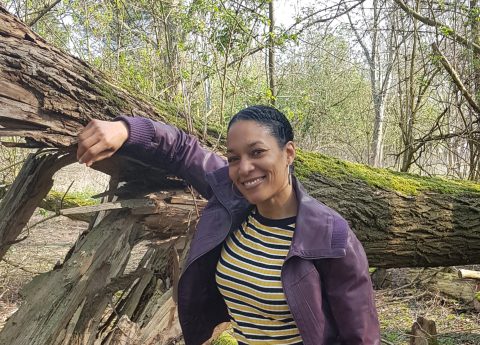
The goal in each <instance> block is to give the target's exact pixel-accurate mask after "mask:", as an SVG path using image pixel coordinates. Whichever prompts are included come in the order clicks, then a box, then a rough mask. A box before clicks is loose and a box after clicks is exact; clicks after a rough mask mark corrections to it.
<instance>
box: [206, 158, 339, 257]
mask: <svg viewBox="0 0 480 345" xmlns="http://www.w3.org/2000/svg"><path fill="white" fill-rule="evenodd" d="M206 178H207V181H208V182H209V184H210V186H211V187H212V190H213V192H214V194H215V196H216V197H217V199H218V200H219V202H220V203H221V204H222V205H223V206H224V207H225V208H226V209H227V211H229V213H230V214H231V216H232V224H233V225H234V226H236V225H237V224H240V223H241V221H243V220H244V219H245V218H246V217H247V215H248V213H249V212H250V211H251V209H252V208H253V205H251V204H250V203H249V202H248V201H247V200H246V199H245V198H244V197H243V196H241V195H240V194H237V193H235V192H234V190H233V187H232V181H231V180H230V178H229V176H228V166H226V167H222V168H220V169H218V170H216V171H214V172H211V173H208V174H207V175H206ZM293 187H294V190H295V193H296V196H297V200H298V214H297V220H296V225H295V233H294V235H293V239H292V245H291V247H290V251H289V253H288V255H287V259H288V258H289V257H291V256H299V257H302V258H305V259H321V258H334V257H343V256H345V246H346V243H345V242H346V241H341V242H344V243H343V244H341V245H338V244H336V245H335V246H332V238H333V237H338V236H341V237H345V238H346V234H337V233H336V232H334V222H335V218H336V217H340V216H339V215H338V214H337V213H336V212H335V211H333V210H332V209H330V208H329V207H327V206H326V205H324V204H322V203H320V202H319V201H317V200H316V199H314V198H312V197H311V196H310V195H308V193H307V192H306V191H305V189H304V188H303V186H302V184H301V183H300V182H299V181H298V180H297V179H296V178H295V177H294V178H293ZM334 242H335V243H338V241H336V240H334Z"/></svg>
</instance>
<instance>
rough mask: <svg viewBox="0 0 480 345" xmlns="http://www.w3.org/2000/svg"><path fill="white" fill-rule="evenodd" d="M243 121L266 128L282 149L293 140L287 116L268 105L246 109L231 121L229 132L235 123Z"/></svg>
mask: <svg viewBox="0 0 480 345" xmlns="http://www.w3.org/2000/svg"><path fill="white" fill-rule="evenodd" d="M241 120H250V121H255V122H258V123H259V124H260V125H262V126H263V127H265V128H266V129H267V130H268V131H269V132H270V134H271V135H272V136H273V137H274V138H275V139H276V140H277V143H278V146H279V147H280V148H283V147H285V144H286V143H288V142H289V141H292V140H293V129H292V125H291V124H290V122H289V121H288V119H287V118H286V117H285V115H284V114H283V113H282V112H280V111H279V110H277V109H275V108H272V107H269V106H266V105H254V106H251V107H248V108H245V109H243V110H241V111H239V112H238V113H237V114H235V115H234V116H233V117H232V118H231V119H230V122H229V123H228V130H230V127H231V126H232V125H233V124H234V123H235V122H237V121H241Z"/></svg>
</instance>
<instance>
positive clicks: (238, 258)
mask: <svg viewBox="0 0 480 345" xmlns="http://www.w3.org/2000/svg"><path fill="white" fill-rule="evenodd" d="M115 120H116V121H114V122H108V121H98V120H94V121H92V122H91V123H89V124H88V125H87V126H86V127H85V129H84V130H83V131H82V133H81V134H80V135H79V147H78V153H77V156H78V159H79V161H80V162H81V163H86V164H87V165H88V166H90V165H91V164H92V163H93V162H95V161H98V160H101V159H104V158H106V157H109V156H111V155H112V154H114V153H115V152H117V151H119V152H120V153H123V154H127V155H132V156H135V157H136V158H137V159H141V160H143V161H145V162H147V163H149V164H153V165H161V166H162V167H164V168H169V169H170V170H171V171H172V172H173V173H175V174H176V175H179V176H181V177H183V178H185V179H186V180H187V181H188V182H189V183H191V184H192V185H193V186H194V187H195V188H196V189H197V191H199V192H200V193H201V194H202V195H203V196H204V197H205V198H206V199H208V200H209V202H208V205H207V207H206V208H205V209H204V211H203V212H202V216H201V218H200V220H199V222H198V224H197V230H196V232H195V236H194V238H193V240H192V243H191V247H190V253H189V258H188V259H187V262H186V264H185V267H184V269H183V274H182V276H181V278H180V281H179V287H178V312H179V318H180V324H181V326H182V330H183V334H184V339H185V343H186V344H187V345H196V344H202V343H203V342H204V341H206V340H207V339H208V338H209V337H210V336H211V334H212V331H213V329H214V327H215V326H216V325H218V324H220V323H222V322H225V321H231V322H232V324H233V327H234V335H235V337H236V339H238V342H239V344H275V345H282V344H305V345H321V344H325V345H334V344H348V345H354V344H365V345H374V344H380V336H379V324H378V319H377V314H376V310H375V305H374V298H373V291H372V286H371V282H370V276H369V273H368V263H367V259H366V256H365V252H364V250H363V248H362V246H361V244H360V242H359V241H358V240H357V238H356V237H355V235H354V234H353V232H352V231H351V230H350V229H349V227H348V224H347V222H346V221H345V220H344V219H343V218H342V217H341V216H340V215H339V214H338V213H336V212H335V211H333V210H331V209H330V208H328V207H327V206H325V205H323V204H321V203H320V202H318V201H316V200H315V199H313V198H312V197H310V196H309V195H308V194H307V193H306V191H305V190H304V189H303V188H302V186H301V185H300V183H299V182H298V181H297V180H296V179H295V177H294V176H293V169H292V164H293V161H294V158H295V146H294V144H293V131H292V127H291V125H290V123H289V122H288V120H287V119H286V117H285V116H284V115H283V114H282V113H281V112H279V111H278V110H276V109H274V108H271V107H266V106H253V107H249V108H246V109H244V110H242V111H240V112H239V113H238V114H236V115H235V116H234V117H233V118H232V119H231V121H230V123H229V125H228V134H227V158H228V163H227V162H225V161H224V160H223V159H222V158H221V157H219V156H218V155H216V154H214V153H212V152H210V151H208V150H205V149H203V148H202V147H201V146H200V145H199V143H198V141H197V140H196V139H195V138H194V137H192V136H189V135H187V134H185V133H184V132H182V131H180V130H178V129H177V128H174V127H172V126H169V125H166V124H162V123H158V122H153V121H151V120H149V119H144V118H138V117H124V116H121V117H118V118H116V119H115Z"/></svg>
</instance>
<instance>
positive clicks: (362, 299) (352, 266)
mask: <svg viewBox="0 0 480 345" xmlns="http://www.w3.org/2000/svg"><path fill="white" fill-rule="evenodd" d="M334 232H343V233H345V232H346V234H347V236H346V255H345V256H344V257H342V258H335V259H328V260H327V262H325V263H326V264H325V265H322V268H321V270H322V272H321V277H322V282H323V284H324V286H325V294H326V297H327V299H328V301H329V305H330V309H331V312H332V315H333V318H334V320H335V323H336V325H337V328H338V332H339V335H340V340H341V344H342V345H377V344H380V325H379V322H378V316H377V311H376V308H375V299H374V294H373V288H372V282H371V280H370V274H369V271H368V261H367V257H366V255H365V251H364V249H363V247H362V245H361V244H360V241H359V240H358V239H357V237H356V236H355V234H354V233H353V232H352V231H351V230H350V228H349V226H348V223H347V222H346V221H345V220H344V219H343V218H341V217H338V218H336V220H335V222H334Z"/></svg>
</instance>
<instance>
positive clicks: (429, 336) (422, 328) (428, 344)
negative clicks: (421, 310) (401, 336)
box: [410, 316, 438, 345]
mask: <svg viewBox="0 0 480 345" xmlns="http://www.w3.org/2000/svg"><path fill="white" fill-rule="evenodd" d="M410 345H438V341H437V326H436V325H435V321H433V320H428V319H426V318H424V317H422V316H419V317H418V318H417V321H415V322H414V323H413V326H412V333H411V336H410Z"/></svg>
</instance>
